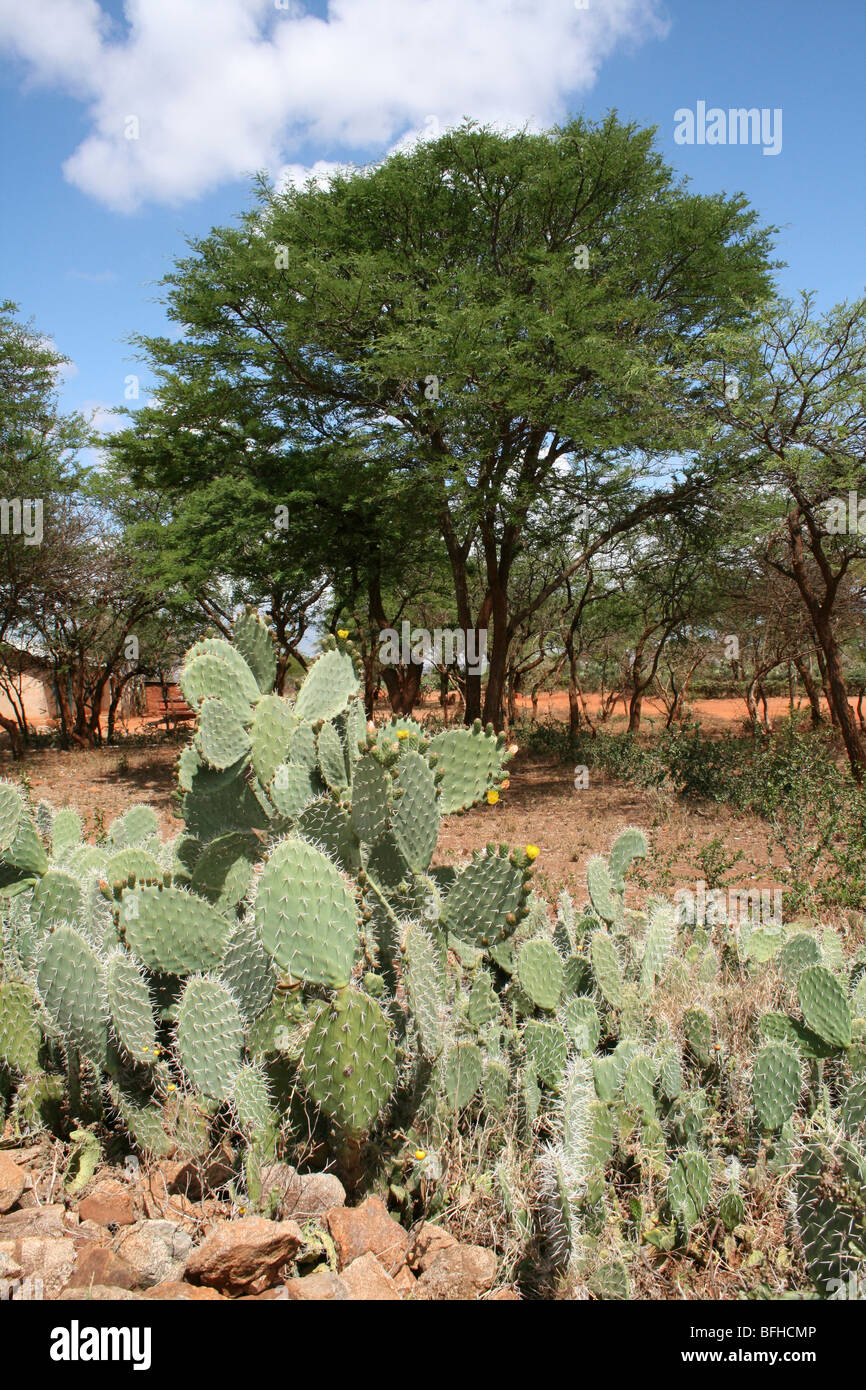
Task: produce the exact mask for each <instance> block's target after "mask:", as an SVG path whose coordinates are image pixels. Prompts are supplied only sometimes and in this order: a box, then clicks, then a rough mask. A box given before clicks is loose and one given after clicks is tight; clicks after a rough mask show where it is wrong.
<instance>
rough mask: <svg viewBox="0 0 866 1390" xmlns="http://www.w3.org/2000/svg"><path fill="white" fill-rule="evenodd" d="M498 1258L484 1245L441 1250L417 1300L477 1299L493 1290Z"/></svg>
mask: <svg viewBox="0 0 866 1390" xmlns="http://www.w3.org/2000/svg"><path fill="white" fill-rule="evenodd" d="M495 1280H496V1256H495V1255H494V1253H493V1251H492V1250H486V1249H485V1248H484V1247H483V1246H481V1245H459V1244H458V1245H451V1246H449V1247H448V1248H447V1249H446V1250H440V1252H439V1254H438V1255H437V1256H436V1257H435V1259H433V1260H432V1261H431V1262H430V1264H429V1265H428V1266H427V1268H426V1269H425V1271H424V1273H423V1274H422V1275H421V1277H420V1278H419V1280H418V1283H417V1284H416V1286H415V1298H417V1299H421V1298H423V1299H444V1300H449V1301H453V1300H457V1299H463V1300H466V1299H470V1300H471V1299H476V1298H479V1297H480V1296H481V1294H483V1293H486V1292H487V1290H488V1289H490V1288H492V1287H493V1284H494V1282H495Z"/></svg>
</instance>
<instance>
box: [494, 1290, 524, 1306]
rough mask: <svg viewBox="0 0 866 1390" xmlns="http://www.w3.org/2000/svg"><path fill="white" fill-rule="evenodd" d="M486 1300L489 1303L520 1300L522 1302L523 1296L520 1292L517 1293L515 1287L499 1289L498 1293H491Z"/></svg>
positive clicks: (518, 1301)
mask: <svg viewBox="0 0 866 1390" xmlns="http://www.w3.org/2000/svg"><path fill="white" fill-rule="evenodd" d="M486 1302H487V1303H520V1302H521V1298H520V1294H519V1293H515V1291H514V1289H497V1290H496V1293H492V1294H491V1295H490V1297H489V1298H488V1299H487V1300H486Z"/></svg>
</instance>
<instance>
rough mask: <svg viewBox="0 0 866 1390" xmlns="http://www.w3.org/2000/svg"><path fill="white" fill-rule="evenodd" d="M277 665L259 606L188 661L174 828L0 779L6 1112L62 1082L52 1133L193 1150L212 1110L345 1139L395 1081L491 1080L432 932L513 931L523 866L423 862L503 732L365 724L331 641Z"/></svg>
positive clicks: (434, 1099)
mask: <svg viewBox="0 0 866 1390" xmlns="http://www.w3.org/2000/svg"><path fill="white" fill-rule="evenodd" d="M276 669H277V665H276V658H275V652H274V645H273V641H272V638H271V635H270V633H269V632H268V630H267V628H266V627H265V625H264V623H263V622H262V621H261V619H260V618H259V617H258V615H257V614H255V613H253V612H249V613H246V614H244V615H242V616H241V617H240V618H239V619H238V620H237V622H236V624H235V627H234V631H233V640H232V641H231V642H228V641H225V640H223V639H222V638H219V637H214V636H209V637H206V638H204V639H203V640H202V641H200V642H197V643H196V644H195V646H194V647H192V649H191V650H190V651H189V653H188V654H187V657H186V660H185V663H184V667H183V671H182V675H181V688H182V690H183V692H184V695H185V697H186V699H187V700H188V701H189V703H190V704H191V705H192V707H193V708H194V709H195V711H196V716H197V717H196V724H195V731H194V736H193V740H192V742H191V743H190V745H189V746H188V747H187V748H185V749H184V751H183V753H182V755H181V758H180V762H179V766H178V798H177V801H178V807H179V810H180V813H181V815H182V817H183V820H184V822H185V830H184V831H183V832H182V833H181V834H180V835H178V836H177V837H175V839H173V840H171V841H168V842H162V841H161V840H160V838H159V835H158V822H157V818H156V816H155V814H154V813H153V811H152V810H150V808H148V807H144V806H137V807H132V808H131V809H130V810H129V811H128V812H127V813H126V815H125V816H123V817H121V818H118V820H116V821H115V822H114V823H113V824H112V825H111V827H110V828H109V834H108V842H107V843H106V844H105V845H103V846H99V847H94V846H91V845H86V844H84V843H83V841H82V827H81V822H80V820H79V819H78V817H77V815H76V814H75V812H74V811H72V810H71V809H68V808H65V809H63V810H61V811H59V812H57V813H56V815H55V814H53V813H52V812H51V810H50V808H48V807H46V806H40V807H39V808H38V810H37V812H36V813H35V814H31V811H30V809H29V807H28V806H27V804H25V800H24V798H23V797H22V795H21V793H20V792H19V790H18V789H17V788H16V787H14V786H13V785H12V784H9V783H0V856H2V877H0V894H2V898H0V901H2V903H3V958H2V983H0V1063H2V1066H3V1068H4V1075H6V1076H7V1077H9V1078H11V1082H10V1084H9V1085H8V1086H6V1087H5V1088H4V1097H5V1100H4V1104H6V1103H8V1104H10V1105H11V1106H12V1108H13V1111H14V1114H15V1117H16V1122H19V1121H20V1122H21V1123H26V1122H27V1119H26V1117H27V1116H32V1115H33V1107H34V1104H38V1102H36V1101H35V1099H34V1098H35V1097H36V1096H37V1095H39V1094H42V1093H43V1092H44V1093H45V1094H46V1095H47V1094H48V1092H49V1091H50V1092H51V1094H52V1096H54V1095H55V1092H57V1089H58V1086H59V1087H60V1091H59V1095H60V1097H61V1102H62V1103H61V1106H60V1109H61V1111H62V1112H63V1116H64V1121H65V1124H66V1127H67V1129H68V1128H69V1127H70V1126H71V1125H72V1124H74V1123H79V1122H81V1121H82V1120H83V1119H84V1120H86V1119H88V1118H91V1117H92V1116H94V1115H98V1116H101V1117H102V1118H103V1119H104V1121H105V1122H107V1123H113V1124H115V1125H120V1126H121V1127H122V1128H124V1129H125V1130H126V1131H127V1132H128V1134H129V1136H130V1138H131V1140H132V1141H133V1142H134V1143H135V1144H136V1145H137V1146H138V1147H139V1148H140V1149H141V1150H143V1151H145V1152H155V1153H161V1152H164V1151H166V1149H167V1148H168V1147H169V1146H171V1145H176V1144H177V1142H178V1136H179V1135H181V1136H182V1139H183V1143H184V1144H186V1145H187V1146H189V1145H190V1144H196V1143H200V1144H202V1145H204V1144H206V1143H207V1142H208V1139H209V1137H210V1136H209V1131H210V1134H211V1135H212V1132H213V1129H214V1127H215V1126H218V1125H219V1124H220V1123H222V1122H224V1121H225V1118H226V1116H228V1115H230V1116H231V1118H232V1121H233V1122H234V1123H236V1124H238V1125H239V1127H240V1129H241V1131H242V1132H246V1133H247V1135H248V1138H249V1141H250V1143H251V1144H261V1143H265V1144H266V1145H269V1146H270V1147H271V1149H273V1148H274V1147H275V1145H276V1144H277V1143H278V1142H279V1141H280V1140H281V1139H282V1138H284V1136H285V1130H286V1128H287V1127H288V1126H291V1124H292V1123H293V1122H296V1121H297V1120H298V1113H297V1109H298V1105H299V1104H300V1105H301V1106H302V1107H306V1109H307V1111H308V1112H309V1113H308V1115H307V1127H308V1128H309V1124H310V1123H313V1124H318V1123H319V1122H321V1123H322V1124H323V1125H324V1126H326V1127H327V1130H328V1134H329V1138H330V1139H331V1140H332V1141H333V1142H334V1143H335V1144H336V1146H337V1148H338V1151H339V1150H340V1148H341V1146H342V1147H346V1146H349V1147H351V1146H352V1145H356V1146H357V1144H358V1142H359V1141H360V1140H361V1139H362V1138H363V1137H364V1136H367V1135H369V1134H370V1133H371V1131H373V1130H374V1129H375V1127H376V1126H377V1124H379V1123H380V1122H381V1121H382V1120H383V1119H384V1118H385V1117H387V1116H388V1114H389V1112H390V1111H391V1110H393V1109H394V1108H395V1107H396V1106H397V1105H398V1104H400V1102H401V1101H402V1102H403V1104H404V1108H405V1105H406V1104H407V1103H408V1102H406V1096H407V1094H409V1093H410V1092H413V1091H414V1093H416V1101H417V1104H418V1105H419V1106H421V1107H422V1108H423V1107H426V1108H427V1109H428V1110H429V1109H431V1108H432V1109H434V1110H435V1107H436V1106H437V1105H438V1104H440V1103H445V1104H446V1105H450V1106H451V1108H452V1109H453V1110H454V1111H459V1110H460V1109H462V1108H464V1107H465V1105H467V1104H468V1103H469V1102H470V1101H471V1100H472V1098H473V1096H474V1095H475V1093H476V1092H477V1091H478V1089H479V1086H480V1085H481V1082H482V1079H483V1077H484V1076H485V1075H489V1077H490V1078H491V1079H490V1085H489V1090H490V1092H491V1094H492V1093H493V1092H495V1090H496V1077H497V1073H496V1048H495V1044H494V1042H493V1041H492V1040H491V1041H489V1042H488V1043H486V1044H484V1045H479V1044H478V1043H476V1041H474V1037H473V1038H468V1037H464V1036H463V1030H462V1027H460V1028H455V1027H452V1026H450V1025H449V1023H448V1016H447V1010H446V997H445V996H446V978H445V977H446V959H447V940H448V936H449V934H450V933H452V932H453V933H454V934H455V937H457V938H459V939H460V940H461V942H462V941H465V943H466V946H467V948H468V947H472V946H474V947H475V948H476V949H477V950H478V951H479V952H480V953H482V954H483V953H484V952H485V951H486V950H487V949H488V948H492V947H493V946H494V945H499V946H502V945H504V944H507V943H508V942H509V939H510V937H511V936H512V934H513V933H514V931H515V930H516V928H517V926H518V924H519V923H521V922H522V921H523V919H524V918H525V917H526V915H527V912H528V908H527V905H526V900H527V896H528V893H529V892H530V887H529V884H530V881H531V877H532V866H531V862H530V859H529V857H528V856H527V855H526V853H525V852H519V853H510V852H509V851H508V849H507V847H506V846H500V847H499V848H498V849H497V848H496V847H494V846H491V847H489V849H488V851H487V853H485V854H481V855H477V856H475V858H474V859H473V860H472V861H471V862H470V863H468V864H464V865H462V866H459V867H458V868H456V869H454V870H448V871H440V870H435V869H434V870H431V867H430V866H431V860H432V856H433V852H434V850H435V847H436V841H437V838H438V831H439V821H440V817H441V815H442V814H443V813H445V812H447V811H454V810H458V809H462V808H464V807H468V806H471V805H473V804H475V803H477V802H480V801H482V800H483V799H484V798H485V796H486V795H487V793H488V792H490V791H492V790H494V789H498V787H499V786H500V785H501V783H502V781H503V780H504V769H505V764H506V762H507V760H508V758H509V757H510V753H509V751H508V749H507V748H506V747H505V740H504V737H502V736H499V737H497V736H496V735H495V734H494V733H493V731H492V730H490V729H488V730H486V731H485V730H483V729H481V727H480V726H476V727H474V728H473V729H471V730H470V729H454V730H450V731H447V732H446V733H444V734H439V735H437V736H436V738H434V739H429V738H428V737H427V736H426V735H425V733H424V730H423V727H422V726H421V725H420V724H418V723H416V722H415V721H413V720H411V719H401V720H392V721H391V722H390V723H389V724H386V725H385V726H384V727H382V728H379V729H375V728H373V727H372V726H370V727H368V726H367V724H366V721H365V718H364V712H363V706H362V704H361V699H360V683H359V679H358V663H357V658H356V655H355V652H354V650H353V648H352V646H351V643H350V642H348V641H347V640H346V638H345V636H343V635H341V636H339V637H337V638H332V639H330V640H329V642H328V643H327V644H326V649H325V650H324V652H323V654H322V655H321V656H320V657H319V658H318V659H317V660H316V661H315V662H314V663H313V664H312V665H311V667H310V669H309V671H308V673H307V674H306V676H305V678H304V679H303V681H302V682H301V684H300V688H299V689H298V691H297V694H296V697H295V699H294V700H293V701H291V700H289V699H287V698H284V697H282V696H279V695H277V694H276V693H275V692H274V689H273V686H274V680H275V676H276ZM482 1002H483V1001H481V997H480V995H479V996H477V997H476V1001H475V1010H474V1013H475V1017H476V1019H479V1018H482V1019H483V1018H484V1011H483V1008H482ZM493 1003H494V1004H495V1006H496V1013H497V1016H498V1012H499V1005H498V998H497V997H496V996H495V995H493ZM487 1021H489V1020H487ZM467 1027H468V1028H470V1029H471V1027H472V1025H471V1024H469V1023H468V1022H467ZM431 1068H432V1069H433V1078H432V1080H431V1077H430V1076H429V1075H427V1073H429V1072H430V1070H431ZM55 1082H56V1083H57V1084H56V1085H55ZM421 1083H423V1084H421ZM40 1088H41V1090H40ZM192 1115H198V1117H199V1120H200V1123H198V1124H195V1123H191V1122H190V1117H191V1116H192ZM311 1117H312V1118H311ZM401 1118H405V1114H402V1113H401Z"/></svg>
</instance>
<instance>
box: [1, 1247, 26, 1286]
mask: <svg viewBox="0 0 866 1390" xmlns="http://www.w3.org/2000/svg"><path fill="white" fill-rule="evenodd" d="M22 1272H23V1271H22V1269H21V1266H20V1264H19V1263H18V1261H17V1260H16V1259H14V1258H13V1256H12V1255H11V1253H10V1251H9V1250H7V1249H4V1250H0V1284H6V1283H9V1282H10V1281H13V1280H15V1279H20V1278H21V1275H22Z"/></svg>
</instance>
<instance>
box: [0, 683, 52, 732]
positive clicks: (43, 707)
mask: <svg viewBox="0 0 866 1390" xmlns="http://www.w3.org/2000/svg"><path fill="white" fill-rule="evenodd" d="M19 689H20V691H21V696H22V699H23V702H24V711H25V713H26V715H27V722H28V724H30V725H32V726H33V727H34V728H37V729H38V728H39V726H40V725H43V724H50V723H51V722H52V720H54V719H55V717H56V714H55V710H54V701H53V698H52V694H51V687H50V685H49V684H48V683H47V682H45V681H43V680H42V679H41V678H40V677H39V676H22V677H21V678H20V682H19ZM0 714H3V715H5V716H6V718H7V719H14V718H15V709H14V706H13V704H12V702H11V700H9V699H8V698H7V696H6V694H5V693H4V692H3V691H2V690H0Z"/></svg>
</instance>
